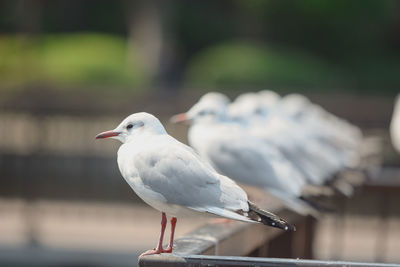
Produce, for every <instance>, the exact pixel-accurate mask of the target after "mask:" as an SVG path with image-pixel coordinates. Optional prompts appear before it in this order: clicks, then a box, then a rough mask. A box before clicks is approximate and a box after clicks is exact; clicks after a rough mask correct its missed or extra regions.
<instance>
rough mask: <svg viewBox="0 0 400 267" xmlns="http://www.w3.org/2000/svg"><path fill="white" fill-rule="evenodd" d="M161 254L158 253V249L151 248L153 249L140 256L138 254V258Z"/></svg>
mask: <svg viewBox="0 0 400 267" xmlns="http://www.w3.org/2000/svg"><path fill="white" fill-rule="evenodd" d="M161 252H162V251H160V250H159V249H155V248H153V249H150V250H147V251H145V252H143V253H142V254H140V256H139V258H140V257H143V256H147V255H156V254H160V253H161Z"/></svg>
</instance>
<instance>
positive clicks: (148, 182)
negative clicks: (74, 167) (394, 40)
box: [96, 112, 293, 255]
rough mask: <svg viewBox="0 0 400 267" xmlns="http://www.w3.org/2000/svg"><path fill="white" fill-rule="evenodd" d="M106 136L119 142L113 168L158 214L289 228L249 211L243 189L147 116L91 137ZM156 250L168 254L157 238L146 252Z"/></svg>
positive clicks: (264, 214) (134, 117)
mask: <svg viewBox="0 0 400 267" xmlns="http://www.w3.org/2000/svg"><path fill="white" fill-rule="evenodd" d="M108 137H110V138H114V139H117V140H119V141H121V142H122V143H123V144H122V145H121V147H120V148H119V150H118V166H119V169H120V171H121V174H122V176H123V177H124V179H125V180H126V182H127V183H128V184H129V185H130V187H131V188H132V189H133V190H134V191H135V193H136V194H137V195H138V196H139V197H140V198H142V199H143V201H145V202H146V203H147V204H149V205H150V206H152V207H153V208H155V209H157V210H159V211H160V212H162V213H163V216H165V215H164V213H166V214H168V215H170V216H173V217H174V218H175V217H182V216H185V215H187V214H190V213H194V212H201V213H206V214H212V215H217V216H222V217H226V218H230V219H235V220H240V221H245V222H254V223H259V222H263V223H264V224H268V225H271V226H275V227H278V228H282V229H286V230H287V229H293V227H292V226H290V225H288V224H287V223H286V222H284V221H283V220H281V219H279V218H278V217H277V216H275V215H273V214H270V213H268V212H265V211H262V213H260V212H259V210H257V211H256V210H254V209H252V207H254V206H253V204H251V203H250V202H249V201H248V199H247V195H246V193H245V192H244V191H243V190H242V188H240V187H239V186H238V185H237V184H236V183H235V182H233V181H232V180H231V179H229V178H227V177H225V176H223V175H221V174H218V173H217V172H216V171H215V170H214V169H213V168H212V167H211V166H210V165H209V164H208V163H207V162H205V161H204V160H202V159H201V158H200V157H199V156H198V155H197V154H196V153H195V152H194V151H193V150H192V148H190V147H188V146H186V145H184V144H182V143H180V142H178V141H177V140H175V139H174V138H172V137H171V136H169V135H168V134H167V132H166V131H165V129H164V127H163V126H162V124H161V123H160V121H159V120H158V119H157V118H156V117H154V116H153V115H151V114H148V113H144V112H142V113H136V114H133V115H130V116H129V117H127V118H126V119H125V120H123V121H122V122H121V124H120V125H118V127H116V128H115V129H114V130H112V131H108V132H104V133H101V134H99V135H98V136H97V137H96V138H108ZM266 217H267V218H266ZM163 218H164V217H163ZM175 220H176V219H175ZM164 227H165V226H164ZM173 227H174V226H173ZM162 235H163V230H162ZM172 242H173V240H172V241H171V242H170V250H171V251H172ZM161 252H170V251H166V250H163V249H162V236H161V237H160V242H159V246H158V247H157V249H155V250H151V251H148V252H146V253H145V254H146V255H147V254H155V253H161Z"/></svg>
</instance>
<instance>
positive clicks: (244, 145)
mask: <svg viewBox="0 0 400 267" xmlns="http://www.w3.org/2000/svg"><path fill="white" fill-rule="evenodd" d="M215 94H216V93H212V94H211V95H209V94H206V95H205V96H203V97H202V98H201V99H200V100H199V101H198V102H197V103H196V104H195V105H194V106H193V107H192V108H190V110H189V111H188V112H186V113H182V114H178V115H175V116H174V117H172V118H171V121H172V122H184V121H191V127H190V128H189V132H188V140H189V143H190V145H191V146H192V147H193V148H194V149H195V150H196V151H197V152H198V153H199V154H200V155H201V156H202V157H203V158H204V159H206V160H207V162H209V163H210V164H211V165H212V166H213V167H214V168H216V170H217V171H218V172H220V173H221V174H224V175H226V176H228V177H229V178H232V179H234V180H236V181H238V182H241V183H244V184H249V185H252V186H257V187H260V188H263V189H264V190H266V191H267V192H268V193H270V194H272V195H274V196H276V197H278V198H279V199H281V200H283V201H284V202H285V203H286V204H287V206H288V207H289V208H291V209H293V210H294V211H296V212H298V213H300V214H303V215H308V214H312V215H315V216H318V211H317V210H316V209H315V207H313V206H312V205H311V203H309V202H308V201H307V200H305V199H304V198H303V196H302V193H303V189H304V188H305V186H306V180H305V177H304V176H303V175H302V174H301V173H300V172H299V171H298V170H297V169H296V168H295V167H294V166H293V165H292V163H291V162H289V161H288V160H287V159H286V158H285V156H284V155H283V154H282V153H281V152H280V151H279V150H278V148H277V147H276V146H275V145H274V144H273V143H271V142H265V141H263V140H261V139H259V138H255V137H254V136H251V135H249V133H248V131H247V129H246V128H244V127H243V125H242V124H241V123H237V122H235V121H233V120H232V119H230V118H229V117H228V113H227V108H228V106H227V105H226V104H224V103H223V102H221V101H219V99H222V98H221V97H219V98H217V97H215Z"/></svg>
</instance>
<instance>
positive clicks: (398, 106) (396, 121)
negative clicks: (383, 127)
mask: <svg viewBox="0 0 400 267" xmlns="http://www.w3.org/2000/svg"><path fill="white" fill-rule="evenodd" d="M390 136H391V139H392V144H393V147H394V148H395V149H396V151H397V152H398V153H400V94H399V95H397V97H396V100H395V104H394V110H393V115H392V121H391V123H390Z"/></svg>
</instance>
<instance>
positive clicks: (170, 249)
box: [164, 217, 177, 253]
mask: <svg viewBox="0 0 400 267" xmlns="http://www.w3.org/2000/svg"><path fill="white" fill-rule="evenodd" d="M176 221H177V219H176V217H172V219H171V238H170V240H169V245H168V247H167V249H166V250H164V252H166V253H171V252H172V248H173V246H174V234H175V226H176Z"/></svg>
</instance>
